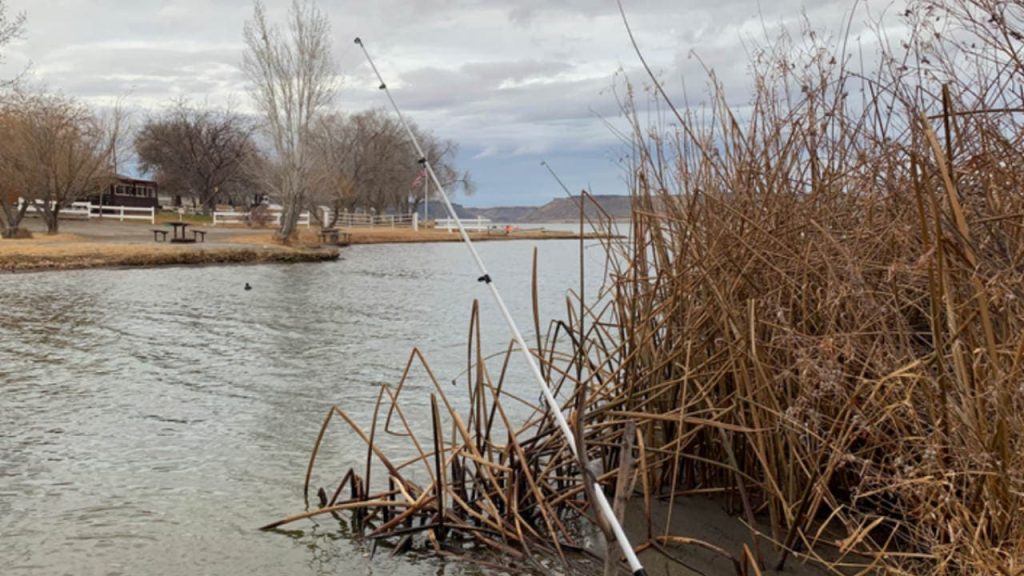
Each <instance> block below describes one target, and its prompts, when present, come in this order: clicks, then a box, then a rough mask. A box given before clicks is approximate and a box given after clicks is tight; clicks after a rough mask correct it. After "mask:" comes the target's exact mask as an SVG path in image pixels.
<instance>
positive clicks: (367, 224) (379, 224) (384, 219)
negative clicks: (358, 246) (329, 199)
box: [320, 206, 420, 230]
mask: <svg viewBox="0 0 1024 576" xmlns="http://www.w3.org/2000/svg"><path fill="white" fill-rule="evenodd" d="M320 213H321V214H322V215H323V221H324V222H326V223H328V224H329V223H330V222H331V220H332V218H333V215H334V213H333V212H332V211H331V210H330V209H328V208H326V207H324V206H321V207H320ZM334 225H335V226H338V227H340V228H412V229H413V230H419V229H420V217H419V214H379V215H377V214H355V213H351V212H342V213H341V214H338V220H337V222H335V224H334Z"/></svg>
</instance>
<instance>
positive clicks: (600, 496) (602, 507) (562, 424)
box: [355, 38, 647, 576]
mask: <svg viewBox="0 0 1024 576" xmlns="http://www.w3.org/2000/svg"><path fill="white" fill-rule="evenodd" d="M355 43H356V44H358V45H359V47H360V48H362V49H363V54H364V55H365V56H366V61H367V62H368V63H369V64H370V68H372V69H373V73H374V74H376V75H377V79H378V80H379V81H380V89H381V90H382V91H383V92H384V93H385V94H386V95H387V97H388V101H389V102H391V107H392V108H393V109H394V110H395V114H397V115H398V120H399V121H400V122H401V123H402V127H403V128H405V131H406V133H407V134H408V135H409V140H410V141H411V142H412V145H413V147H414V148H416V154H418V155H419V159H418V160H417V161H418V162H419V163H420V164H421V165H422V166H423V167H424V168H425V169H426V171H427V174H429V175H430V180H431V181H432V182H433V183H434V186H436V187H437V190H438V191H439V192H440V193H441V200H442V203H443V204H444V207H445V210H447V211H448V214H449V216H450V217H451V219H452V220H454V221H455V225H456V227H457V228H458V230H459V235H460V236H462V242H463V243H464V244H465V245H466V247H467V248H469V252H470V254H472V255H473V260H474V261H476V265H477V268H478V269H479V270H480V277H479V278H478V280H479V281H480V282H483V283H484V284H487V287H488V288H490V290H491V296H493V297H494V302H495V304H497V305H498V309H499V310H500V311H501V315H502V316H503V317H504V318H505V323H506V324H508V328H509V330H510V331H511V332H512V338H513V339H514V340H515V342H516V345H518V346H519V350H520V351H522V353H523V358H525V359H526V363H527V365H529V367H530V372H531V373H532V374H533V377H534V378H535V379H536V380H537V384H538V385H539V386H540V390H541V394H542V395H543V396H544V400H545V402H546V403H547V405H548V410H549V411H550V412H551V414H552V416H554V418H555V422H556V423H557V424H558V428H559V430H561V432H562V435H563V436H564V437H565V439H566V441H567V442H568V444H569V449H570V450H571V451H572V454H573V456H574V457H576V459H577V460H578V459H579V454H578V452H577V450H576V437H575V435H574V434H573V433H572V430H570V429H569V424H568V423H567V422H566V421H565V416H564V415H563V414H562V408H561V406H559V404H558V401H557V400H555V396H554V395H553V394H552V393H551V388H550V387H549V386H548V382H547V380H546V379H545V378H544V375H543V374H542V373H541V371H540V367H539V366H538V365H537V361H536V359H534V357H533V354H531V353H530V347H529V346H527V344H526V340H525V339H524V338H523V335H522V333H521V332H520V331H519V327H518V326H517V325H516V322H515V320H513V319H512V314H511V313H509V311H508V308H507V307H506V306H505V300H504V299H503V298H502V297H501V293H500V292H498V287H497V285H496V284H495V283H494V279H493V278H492V277H491V275H490V273H489V272H488V271H487V266H486V265H485V264H484V261H483V259H482V258H480V254H479V253H478V252H477V251H476V246H474V245H473V240H472V239H470V237H469V233H468V232H466V228H465V227H464V226H463V225H462V219H461V218H459V215H458V214H457V213H456V212H455V208H454V207H453V206H452V202H451V200H450V199H449V198H448V192H447V191H446V190H445V188H444V186H443V185H442V184H441V181H440V180H439V179H438V178H437V174H435V173H434V168H433V167H432V166H431V165H430V162H429V161H428V160H427V156H426V154H424V153H423V148H421V147H420V143H419V140H418V139H417V138H416V134H415V133H414V132H413V131H412V128H411V127H410V126H409V123H408V122H406V120H405V116H404V115H403V114H402V110H401V109H400V108H399V107H398V103H397V102H395V99H394V97H392V95H391V90H388V85H387V83H386V82H384V77H383V76H381V73H380V70H378V69H377V65H376V64H374V62H373V58H371V57H370V53H369V51H367V50H366V46H364V45H363V41H362V40H361V39H359V38H356V39H355ZM584 474H585V473H584ZM592 492H593V494H594V500H595V501H596V503H597V508H598V510H599V511H600V512H601V516H603V517H604V519H605V521H606V522H607V523H608V526H610V527H611V529H612V532H613V533H614V534H615V539H616V540H617V541H618V543H619V547H620V548H621V549H622V553H623V554H624V555H625V556H626V560H627V561H628V562H629V568H630V570H632V571H633V574H634V576H646V574H647V572H646V571H645V570H644V567H643V565H642V564H640V560H639V559H638V558H637V557H636V552H634V551H633V546H632V545H630V543H629V538H627V537H626V533H625V532H624V531H623V530H622V525H621V524H620V523H619V521H618V519H617V518H616V517H615V512H614V511H613V510H612V507H611V504H609V503H608V498H607V497H606V496H605V495H604V490H603V489H602V488H601V485H600V484H598V483H597V482H596V481H595V482H594V486H593V490H592Z"/></svg>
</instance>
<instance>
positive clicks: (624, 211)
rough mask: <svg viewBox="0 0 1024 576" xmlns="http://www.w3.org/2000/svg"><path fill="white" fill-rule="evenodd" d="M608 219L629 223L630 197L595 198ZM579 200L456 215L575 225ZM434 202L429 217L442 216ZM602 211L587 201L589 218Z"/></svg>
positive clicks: (465, 210)
mask: <svg viewBox="0 0 1024 576" xmlns="http://www.w3.org/2000/svg"><path fill="white" fill-rule="evenodd" d="M592 198H593V200H594V201H596V202H597V203H598V204H599V205H600V207H601V209H603V211H604V212H605V213H607V215H608V216H609V217H611V218H613V219H616V220H628V219H629V217H630V214H631V213H632V212H631V205H630V198H629V196H613V195H605V196H592ZM578 202H579V196H573V197H572V198H556V199H554V200H552V201H551V202H548V203H547V204H545V205H543V206H496V207H494V208H474V207H467V206H461V205H459V204H456V205H455V206H454V207H455V211H456V212H457V213H458V214H459V217H460V218H476V217H477V216H482V217H484V218H489V219H490V220H491V221H492V222H498V223H503V224H504V223H509V224H537V223H543V222H576V221H577V220H579V217H580V209H579V204H578ZM434 204H435V203H434V202H431V204H430V213H431V215H434V214H438V215H440V214H443V212H442V210H443V208H442V207H441V206H438V210H437V211H435V210H434ZM600 215H601V210H599V209H598V208H597V206H594V204H593V202H591V201H590V200H588V201H587V217H588V218H590V219H597V218H598V217H599V216H600Z"/></svg>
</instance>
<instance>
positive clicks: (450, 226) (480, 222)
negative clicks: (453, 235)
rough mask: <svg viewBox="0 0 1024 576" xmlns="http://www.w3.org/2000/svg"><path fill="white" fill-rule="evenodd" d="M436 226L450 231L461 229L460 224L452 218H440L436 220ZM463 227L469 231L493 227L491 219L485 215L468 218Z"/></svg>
mask: <svg viewBox="0 0 1024 576" xmlns="http://www.w3.org/2000/svg"><path fill="white" fill-rule="evenodd" d="M434 227H435V228H444V229H445V230H447V231H449V232H454V231H456V230H458V229H459V225H458V224H456V223H455V220H454V219H452V218H440V219H438V220H434ZM462 227H463V228H465V229H466V230H467V231H468V232H486V231H487V230H488V229H489V228H490V227H491V219H490V218H484V217H483V216H477V217H476V219H473V220H470V219H468V218H466V219H464V220H463V221H462Z"/></svg>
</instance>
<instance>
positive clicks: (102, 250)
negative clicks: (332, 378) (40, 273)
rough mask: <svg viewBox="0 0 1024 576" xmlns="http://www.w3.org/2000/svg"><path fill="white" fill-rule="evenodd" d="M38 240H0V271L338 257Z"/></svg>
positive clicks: (321, 253) (282, 250) (323, 253)
mask: <svg viewBox="0 0 1024 576" xmlns="http://www.w3.org/2000/svg"><path fill="white" fill-rule="evenodd" d="M61 236H64V238H55V237H52V236H51V237H46V236H40V237H37V238H33V239H31V240H2V241H0V271H4V272H25V271H35V270H67V269H79V268H105V267H118V266H168V265H185V264H216V263H222V264H228V263H259V262H302V261H320V260H331V259H335V258H337V257H338V253H337V252H336V251H330V250H296V249H288V248H282V247H278V246H273V247H266V248H264V247H261V248H255V247H254V248H238V247H216V246H211V247H205V246H202V247H200V246H196V245H173V244H163V243H144V244H138V243H114V242H95V241H82V240H78V239H77V237H74V236H73V235H70V234H68V235H61Z"/></svg>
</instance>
